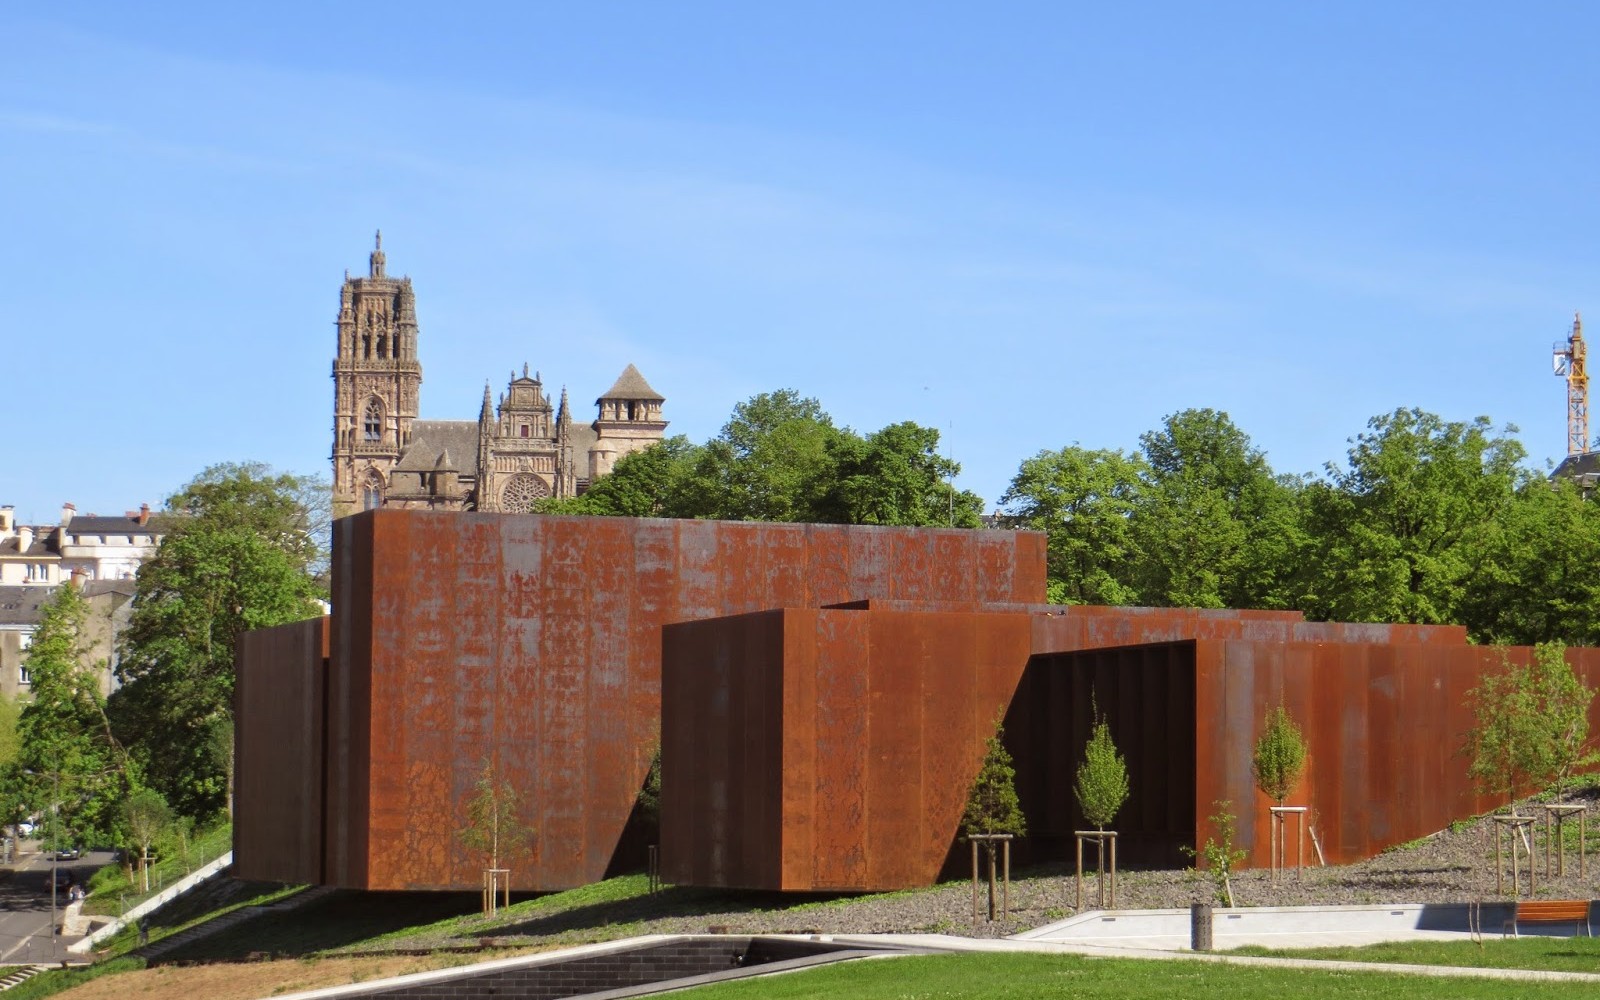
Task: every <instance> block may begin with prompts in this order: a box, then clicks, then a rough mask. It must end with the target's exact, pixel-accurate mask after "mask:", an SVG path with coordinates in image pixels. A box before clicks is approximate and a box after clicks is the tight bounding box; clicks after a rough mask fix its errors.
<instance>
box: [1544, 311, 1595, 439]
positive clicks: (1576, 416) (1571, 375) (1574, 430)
mask: <svg viewBox="0 0 1600 1000" xmlns="http://www.w3.org/2000/svg"><path fill="white" fill-rule="evenodd" d="M1587 353H1588V352H1587V350H1586V349H1585V347H1584V346H1583V317H1582V316H1580V315H1577V314H1574V315H1573V317H1572V335H1571V336H1570V337H1568V338H1567V339H1566V342H1565V343H1563V342H1561V341H1559V340H1558V341H1556V343H1555V347H1554V348H1553V355H1552V359H1551V360H1552V361H1553V362H1554V366H1555V373H1556V375H1557V377H1560V378H1564V379H1566V380H1567V454H1568V455H1582V454H1584V453H1585V452H1587V451H1588V450H1589V370H1588V366H1587V362H1586V358H1585V355H1586V354H1587Z"/></svg>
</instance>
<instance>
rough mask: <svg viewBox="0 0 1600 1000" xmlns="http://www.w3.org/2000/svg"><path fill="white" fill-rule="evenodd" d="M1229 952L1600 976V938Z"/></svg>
mask: <svg viewBox="0 0 1600 1000" xmlns="http://www.w3.org/2000/svg"><path fill="white" fill-rule="evenodd" d="M1228 954H1230V955H1261V956H1266V957H1270V958H1309V959H1318V960H1326V961H1337V962H1383V963H1387V964H1393V965H1448V966H1457V967H1461V968H1477V969H1542V970H1548V971H1551V972H1594V973H1600V938H1590V937H1543V936H1539V937H1521V938H1501V937H1500V935H1499V933H1498V932H1495V933H1491V934H1489V935H1487V936H1486V937H1485V938H1484V940H1483V943H1482V944H1477V943H1474V942H1472V941H1390V942H1385V943H1383V944H1369V945H1361V946H1359V947H1344V948H1331V947H1330V948H1295V949H1268V948H1261V947H1255V946H1251V947H1246V948H1234V949H1231V950H1230V951H1229V952H1228Z"/></svg>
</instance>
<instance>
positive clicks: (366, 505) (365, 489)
mask: <svg viewBox="0 0 1600 1000" xmlns="http://www.w3.org/2000/svg"><path fill="white" fill-rule="evenodd" d="M382 506H383V477H382V476H380V475H378V470H376V469H373V470H372V471H371V472H368V473H367V481H366V482H365V483H363V484H362V486H361V509H362V510H372V509H374V508H376V507H382Z"/></svg>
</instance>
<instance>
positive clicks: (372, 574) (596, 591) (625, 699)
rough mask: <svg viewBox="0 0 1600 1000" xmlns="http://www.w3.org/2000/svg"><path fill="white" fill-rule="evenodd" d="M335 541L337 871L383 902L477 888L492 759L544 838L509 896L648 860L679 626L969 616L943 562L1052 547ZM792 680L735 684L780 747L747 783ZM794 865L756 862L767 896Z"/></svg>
mask: <svg viewBox="0 0 1600 1000" xmlns="http://www.w3.org/2000/svg"><path fill="white" fill-rule="evenodd" d="M980 536H984V537H981V538H980ZM335 538H336V546H335V548H336V551H335V558H334V575H335V583H334V590H335V594H336V601H337V602H338V604H339V607H338V608H337V610H336V612H335V615H334V624H333V631H334V633H335V636H334V649H335V653H334V656H333V657H332V660H333V662H332V663H331V664H330V688H329V696H328V697H329V702H328V705H329V717H330V722H329V733H330V735H329V739H330V744H329V752H328V761H327V774H328V779H327V785H328V789H329V805H328V809H327V826H328V831H329V835H328V838H327V845H326V848H325V849H326V852H327V860H328V871H329V875H328V877H329V879H330V880H331V881H334V882H335V883H337V884H340V885H348V886H352V887H359V888H373V889H400V888H446V887H472V886H475V885H476V884H477V882H478V877H479V876H478V868H480V867H481V860H479V859H476V858H473V857H470V856H469V854H468V853H467V851H466V850H465V848H464V847H463V846H462V844H461V843H460V838H459V837H457V836H456V833H457V831H458V829H459V828H460V827H461V826H462V823H463V819H462V816H463V811H464V807H465V803H466V801H467V799H468V798H469V797H470V796H471V794H472V791H473V784H474V782H475V781H476V780H477V777H478V773H479V770H480V768H481V766H482V764H483V762H484V761H485V760H489V761H492V762H493V764H494V766H495V767H496V769H497V771H498V772H499V774H500V775H501V776H502V777H503V778H507V779H510V780H511V781H512V782H513V783H514V784H515V785H516V786H517V787H518V788H519V789H521V790H522V791H523V798H524V801H525V802H526V803H527V804H528V809H527V815H525V816H524V817H522V818H523V821H524V822H525V823H526V825H528V826H529V827H531V828H532V829H533V830H534V831H535V832H536V841H535V845H534V849H533V852H532V856H531V857H527V858H522V859H519V860H517V861H516V862H514V863H513V864H512V865H511V867H512V869H513V885H514V886H516V887H517V888H519V889H552V888H562V887H566V886H572V885H578V884H582V883H584V882H588V881H592V880H594V879H597V878H599V877H601V875H602V874H604V872H605V871H606V870H607V869H608V867H611V866H613V865H614V864H634V863H637V862H634V861H632V860H630V859H631V857H632V855H631V854H629V856H628V857H627V858H624V857H623V854H624V853H627V852H631V851H633V850H634V848H635V847H639V846H640V845H637V844H635V845H633V846H628V845H629V844H630V843H631V842H630V841H627V840H626V838H625V831H626V830H627V829H628V828H629V827H628V823H629V817H630V815H631V814H632V812H633V805H634V801H635V798H636V796H637V793H638V790H639V787H640V784H641V783H642V781H643V779H644V774H645V771H646V769H647V767H648V763H649V756H650V747H651V745H652V743H653V742H654V740H655V739H656V735H657V727H658V725H659V722H658V720H659V718H660V711H661V698H662V678H661V648H662V647H661V643H662V626H663V625H665V624H668V623H671V622H682V621H693V620H697V619H707V618H713V617H719V616H723V615H728V614H731V613H735V612H742V611H758V610H766V609H771V608H781V607H786V606H787V607H793V606H805V605H808V604H812V603H817V602H826V601H840V600H851V599H857V598H861V599H865V598H880V599H882V598H892V597H894V596H895V595H896V594H897V593H899V592H900V591H901V590H902V589H904V588H906V587H908V586H914V587H915V588H916V592H918V593H925V594H927V595H929V596H931V597H933V598H937V599H940V600H944V601H953V602H961V603H965V602H968V601H970V598H971V596H972V593H973V585H972V583H971V580H970V578H969V576H967V575H963V574H960V573H953V572H949V571H943V572H941V573H938V574H934V573H933V569H934V567H933V565H932V564H933V558H932V556H931V555H930V553H932V552H934V551H935V550H936V549H937V551H938V553H939V554H940V558H941V559H945V558H948V559H956V560H967V561H968V562H971V561H973V560H975V559H976V553H977V551H978V550H979V547H980V543H981V546H982V547H983V548H984V549H985V550H986V551H993V552H1004V551H1007V550H1009V551H1010V552H1011V553H1013V557H1014V558H1015V556H1016V554H1018V553H1032V552H1034V550H1038V552H1039V553H1042V550H1043V549H1042V546H1043V537H1042V536H1039V535H1033V534H1027V533H1011V532H926V531H922V530H918V529H900V528H862V527H847V526H840V525H771V524H756V523H726V522H720V523H719V522H683V521H676V522H672V521H652V520H634V519H622V518H543V517H537V516H531V515H490V514H465V515H459V514H455V515H452V514H439V513H431V512H421V511H396V510H382V511H374V512H368V513H365V514H361V515H357V516H355V517H353V518H348V519H345V520H343V521H341V522H340V523H339V524H338V526H337V527H336V531H335ZM897 552H904V553H905V555H904V556H903V557H902V556H897V554H896V553H897ZM997 561H1003V560H997ZM1027 563H1028V566H1030V567H1035V568H1034V569H1018V568H1017V567H1015V566H1013V567H1010V568H1009V569H1005V571H1004V576H1005V582H1006V588H1007V589H1006V591H1005V593H1004V594H1003V595H1002V596H1004V597H1006V598H1007V599H1011V600H1015V599H1022V600H1038V599H1039V598H1040V597H1041V596H1042V594H1043V590H1044V573H1043V561H1042V557H1041V558H1039V559H1036V560H1035V559H1032V557H1031V556H1030V557H1029V559H1028V560H1027ZM1001 569H1002V568H1001V567H998V566H997V567H996V569H995V571H996V572H1000V570H1001ZM912 577H915V578H917V581H918V582H916V583H915V584H911V583H908V582H907V581H908V580H910V578H912ZM951 588H953V592H946V590H947V589H951ZM772 642H773V644H774V648H776V649H780V650H781V643H779V642H778V641H777V640H776V639H774V640H772ZM751 657H754V658H756V659H762V658H766V659H771V658H772V657H771V656H770V655H769V654H768V653H765V652H762V651H761V650H760V649H747V650H744V651H743V652H741V653H739V654H737V655H735V656H734V657H733V659H731V660H729V661H728V663H727V668H728V670H730V671H731V670H737V669H743V667H744V661H745V660H747V659H749V658H751ZM783 677H784V675H783V674H782V673H781V671H778V670H777V669H776V668H774V672H773V674H772V679H771V681H770V683H767V682H763V683H764V684H767V686H765V687H763V686H761V685H755V686H742V687H740V686H737V685H743V684H745V681H744V680H742V679H740V680H734V679H731V678H732V675H731V674H730V680H729V681H728V684H730V685H735V687H736V690H735V689H732V688H730V689H729V690H728V696H729V697H735V698H740V699H743V700H744V708H743V712H744V713H745V715H747V716H748V718H749V719H750V720H752V721H751V723H750V728H751V730H752V732H756V731H759V732H760V733H763V734H769V736H770V743H769V744H767V745H766V749H764V750H762V751H761V753H760V754H755V755H753V754H754V750H755V749H757V748H756V747H755V746H754V745H750V746H745V745H740V746H730V747H728V748H727V749H726V750H725V752H724V753H723V754H722V756H721V757H720V758H718V759H719V760H721V761H724V762H736V763H737V765H738V767H739V768H741V769H743V771H742V772H741V773H743V774H745V775H746V776H747V777H749V780H755V777H750V776H760V775H762V774H767V775H768V777H770V776H771V774H775V773H776V771H774V770H773V768H774V767H775V766H776V765H774V764H773V763H772V762H773V761H775V760H778V759H779V758H780V751H781V747H782V744H783V738H784V733H785V730H784V728H783V725H782V718H781V716H780V715H779V714H778V706H779V705H781V704H782V700H781V694H782V692H781V688H780V687H779V686H777V685H781V683H782V681H783ZM727 766H732V765H731V764H728V765H727ZM763 769H766V770H765V771H764V770H763ZM741 780H744V779H741ZM761 780H762V781H766V780H767V779H766V778H762V779H761ZM779 787H780V784H779V783H778V782H776V781H775V780H774V781H773V782H772V788H774V789H776V788H779ZM724 791H726V789H724ZM739 801H740V803H741V805H740V807H739V808H740V810H741V811H740V812H739V814H738V815H737V816H731V817H728V818H727V819H726V822H729V823H732V824H734V825H735V826H739V825H742V826H744V827H748V828H750V829H752V830H766V829H768V828H770V827H772V826H773V824H774V823H776V817H778V816H779V815H780V814H781V807H782V802H781V800H779V799H776V798H772V797H770V796H769V797H768V798H767V799H756V798H748V797H746V798H743V799H740V800H739ZM638 853H639V854H640V855H641V857H640V859H639V860H640V861H642V847H641V849H640V850H639V852H638ZM780 857H781V855H780V853H779V851H778V848H776V847H775V848H773V850H772V853H771V855H770V857H768V858H766V859H765V860H762V859H761V858H754V859H752V860H750V861H749V862H748V865H749V866H750V867H751V868H752V870H757V871H759V873H760V874H759V881H761V882H762V884H770V883H773V882H775V881H777V880H779V879H780V878H782V877H783V876H781V875H780V874H778V872H779V869H778V867H777V866H778V862H779V860H780ZM739 864H740V865H744V864H746V862H743V861H741V862H739ZM729 870H733V869H731V868H730V869H729Z"/></svg>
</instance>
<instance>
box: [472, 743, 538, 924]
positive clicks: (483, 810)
mask: <svg viewBox="0 0 1600 1000" xmlns="http://www.w3.org/2000/svg"><path fill="white" fill-rule="evenodd" d="M521 808H522V798H521V796H520V795H518V794H517V789H516V786H514V785H512V784H511V782H509V781H507V780H505V779H503V778H501V777H500V776H499V775H498V773H497V772H496V771H495V766H494V761H493V760H491V759H489V758H487V757H485V758H484V760H483V766H482V768H481V769H480V770H479V772H478V780H477V782H476V783H475V784H474V785H473V789H472V795H471V796H470V797H468V799H467V802H466V825H465V826H463V827H462V828H461V829H460V830H458V831H457V833H456V836H457V837H459V838H460V839H461V843H462V845H463V846H465V847H466V848H467V850H469V851H473V852H475V853H477V854H478V855H479V857H480V858H481V860H482V863H483V868H484V871H485V872H493V871H499V870H503V869H504V868H505V867H507V866H509V864H510V862H511V861H512V860H514V859H515V858H518V857H520V856H521V855H522V853H523V852H524V851H525V850H526V849H527V847H528V845H529V843H530V842H531V841H532V839H533V830H532V828H530V827H528V826H527V825H525V824H524V823H523V822H522V821H521V819H520V818H519V817H518V815H517V813H518V811H519V810H520V809H521ZM494 884H496V883H494V882H488V881H486V882H485V886H486V891H485V893H484V912H485V913H492V912H494V908H495V894H494V891H493V885H494Z"/></svg>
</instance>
